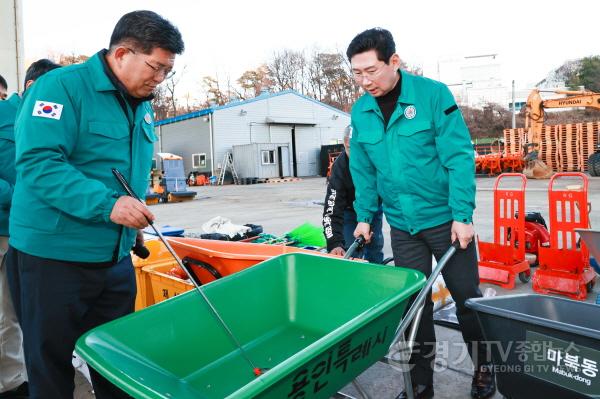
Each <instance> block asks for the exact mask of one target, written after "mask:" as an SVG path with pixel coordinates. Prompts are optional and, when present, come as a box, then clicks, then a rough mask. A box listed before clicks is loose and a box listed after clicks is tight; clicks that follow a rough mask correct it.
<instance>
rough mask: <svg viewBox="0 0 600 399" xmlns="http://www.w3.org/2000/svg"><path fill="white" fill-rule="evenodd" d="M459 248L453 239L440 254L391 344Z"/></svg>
mask: <svg viewBox="0 0 600 399" xmlns="http://www.w3.org/2000/svg"><path fill="white" fill-rule="evenodd" d="M459 248H460V242H459V241H458V240H456V241H454V242H453V243H452V245H450V248H448V250H447V251H446V253H445V254H444V256H442V258H441V259H440V260H439V262H438V263H437V265H435V268H434V269H433V271H432V272H431V275H430V276H429V278H428V279H427V281H425V286H424V287H423V288H422V289H421V291H420V292H419V294H418V295H417V297H416V298H415V300H414V301H413V303H412V305H411V306H410V308H409V309H408V312H406V316H404V318H403V319H402V321H401V322H400V325H399V326H398V328H397V329H396V335H395V336H394V339H393V340H392V345H394V344H395V343H396V342H397V341H398V339H400V337H401V336H402V334H404V331H406V329H407V328H408V326H409V325H410V323H411V322H412V321H413V319H414V318H415V316H416V315H417V313H418V312H419V309H420V308H421V306H422V305H423V303H424V302H425V298H426V297H427V295H429V290H431V287H432V286H433V284H434V283H435V280H436V279H437V277H438V276H439V275H440V273H441V272H442V270H443V269H444V267H445V266H446V264H447V263H448V261H449V260H450V258H452V256H453V255H454V253H455V252H456V251H457V249H459Z"/></svg>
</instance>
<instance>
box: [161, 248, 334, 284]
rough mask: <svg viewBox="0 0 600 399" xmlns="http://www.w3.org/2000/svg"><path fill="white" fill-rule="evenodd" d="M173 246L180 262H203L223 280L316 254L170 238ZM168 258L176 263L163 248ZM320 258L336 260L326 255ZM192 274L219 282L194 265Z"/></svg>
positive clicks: (304, 250)
mask: <svg viewBox="0 0 600 399" xmlns="http://www.w3.org/2000/svg"><path fill="white" fill-rule="evenodd" d="M169 243H170V244H171V246H172V247H173V249H174V250H175V252H176V253H177V255H179V257H180V258H182V259H184V258H186V257H189V258H192V259H195V260H198V261H201V262H203V263H205V264H207V265H209V266H210V267H212V268H213V269H214V270H215V271H216V272H217V273H219V274H220V275H221V276H228V275H230V274H233V273H237V272H239V271H241V270H244V269H246V268H248V267H250V266H254V265H255V264H257V263H260V262H263V261H265V260H267V259H269V258H272V257H274V256H278V255H283V254H288V253H315V251H311V250H308V249H302V248H295V247H287V246H283V245H268V244H255V243H247V242H238V241H235V242H234V241H219V240H204V239H200V238H179V237H178V238H169ZM160 250H161V251H162V253H163V254H164V257H166V258H168V259H172V256H171V254H170V253H169V252H168V251H167V249H166V247H165V246H164V245H161V249H160ZM318 255H319V256H327V257H333V256H335V255H330V254H326V253H320V252H319V253H318ZM190 269H191V271H192V272H193V273H194V274H195V275H196V277H198V279H199V280H200V282H201V283H202V284H207V283H210V282H211V281H214V280H215V276H214V275H213V274H211V273H210V272H209V271H207V270H206V269H205V268H203V267H200V266H198V265H196V264H194V263H190Z"/></svg>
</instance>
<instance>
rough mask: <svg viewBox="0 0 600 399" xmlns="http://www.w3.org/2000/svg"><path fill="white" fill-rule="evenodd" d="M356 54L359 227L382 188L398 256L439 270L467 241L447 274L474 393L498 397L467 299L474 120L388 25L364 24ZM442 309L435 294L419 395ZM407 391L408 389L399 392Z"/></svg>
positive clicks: (428, 386) (418, 367)
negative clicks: (409, 56)
mask: <svg viewBox="0 0 600 399" xmlns="http://www.w3.org/2000/svg"><path fill="white" fill-rule="evenodd" d="M346 54H347V56H348V59H349V60H350V63H351V67H352V73H353V75H354V78H355V80H356V83H357V84H358V85H359V86H361V87H362V88H363V89H364V90H365V94H364V95H363V96H362V97H360V98H359V99H358V100H357V102H356V104H354V107H353V108H352V127H353V136H352V144H351V145H352V157H351V158H350V170H351V173H352V178H353V179H354V183H355V185H356V201H355V203H354V208H355V210H356V213H357V221H358V222H359V223H358V225H357V227H356V230H355V236H356V237H358V236H359V235H363V236H365V237H366V238H367V239H370V236H371V234H372V233H371V226H370V224H371V221H372V218H373V215H374V214H375V213H376V212H377V209H378V206H379V204H378V199H379V198H380V197H381V199H382V201H383V210H384V213H385V216H386V219H387V221H388V223H389V224H390V226H391V243H392V251H393V253H394V261H395V264H396V265H398V266H405V267H411V268H414V269H418V270H420V271H422V272H423V273H425V274H426V275H430V274H431V268H432V262H431V257H432V255H434V256H435V257H436V259H439V258H440V257H441V256H442V255H443V254H444V252H445V251H446V250H447V249H448V248H449V246H450V244H451V242H454V241H459V242H460V246H461V248H462V250H459V251H457V253H456V254H455V255H454V257H453V258H452V260H451V261H450V262H449V263H448V264H447V266H446V267H445V269H444V271H443V276H444V280H445V282H446V285H447V286H448V289H449V290H450V292H451V294H452V297H453V298H454V300H455V302H456V307H457V312H456V313H457V317H458V320H459V323H460V327H461V331H462V334H463V338H464V340H465V342H466V343H467V347H468V348H469V351H470V352H469V353H470V354H471V358H472V360H473V363H474V364H475V374H474V377H473V382H472V386H471V395H472V396H473V397H474V398H477V399H482V398H488V397H490V396H492V395H493V394H494V392H495V389H496V388H495V381H494V374H493V369H492V367H491V365H490V364H489V361H488V358H487V353H486V352H487V351H486V348H485V345H484V343H483V342H482V341H483V335H482V333H481V330H480V327H479V325H478V322H477V319H476V317H475V314H474V312H473V311H471V310H470V309H468V308H466V307H465V301H466V300H467V299H468V298H473V297H480V296H481V292H480V290H479V276H478V270H477V255H476V250H475V245H474V243H473V241H472V240H473V236H474V231H473V224H472V216H473V209H474V208H475V174H474V168H475V166H474V165H475V164H474V160H473V149H472V147H471V140H470V136H469V132H468V129H467V127H466V125H465V122H464V120H463V118H462V115H461V113H460V110H459V109H458V106H457V105H456V103H455V101H454V98H453V96H452V94H451V92H450V91H449V90H448V88H447V87H446V86H445V85H444V84H442V83H440V82H436V81H433V80H430V79H426V78H423V77H419V76H414V75H411V74H408V73H406V72H404V71H400V70H399V67H400V58H399V56H398V54H396V48H395V43H394V39H393V38H392V35H391V34H390V32H388V31H387V30H385V29H381V28H375V29H370V30H367V31H365V32H362V33H361V34H359V35H357V36H356V37H355V38H354V39H353V40H352V42H351V43H350V45H349V46H348V50H347V52H346ZM432 312H433V302H432V301H431V296H428V300H427V302H426V304H425V308H424V312H423V316H422V320H421V324H420V326H419V329H418V332H417V337H416V341H417V342H416V346H415V351H414V352H413V356H412V357H411V360H410V363H411V365H412V366H413V367H412V369H411V375H412V380H413V387H412V389H413V392H414V394H415V397H416V398H418V399H422V398H431V397H433V361H434V359H435V348H436V342H435V331H434V326H433V315H432ZM473 348H475V350H473ZM408 388H410V387H408ZM406 397H407V393H406V391H404V392H402V393H400V395H399V396H398V398H406Z"/></svg>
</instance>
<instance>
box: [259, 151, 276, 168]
mask: <svg viewBox="0 0 600 399" xmlns="http://www.w3.org/2000/svg"><path fill="white" fill-rule="evenodd" d="M261 154H262V164H263V165H273V164H274V163H275V150H264V151H261Z"/></svg>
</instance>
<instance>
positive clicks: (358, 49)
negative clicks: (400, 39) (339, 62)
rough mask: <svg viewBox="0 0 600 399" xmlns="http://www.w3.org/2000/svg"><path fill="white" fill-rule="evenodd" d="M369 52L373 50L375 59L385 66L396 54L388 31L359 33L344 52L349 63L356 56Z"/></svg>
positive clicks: (369, 30)
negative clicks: (375, 54)
mask: <svg viewBox="0 0 600 399" xmlns="http://www.w3.org/2000/svg"><path fill="white" fill-rule="evenodd" d="M370 50H375V52H376V53H377V59H378V60H379V61H383V62H385V63H386V64H387V63H388V62H389V61H390V58H391V57H392V55H393V54H394V53H395V52H396V43H394V38H393V37H392V34H391V33H390V31H389V30H386V29H383V28H372V29H367V30H366V31H364V32H362V33H359V34H358V35H356V36H355V37H354V39H352V41H351V42H350V45H349V46H348V49H347V50H346V56H347V57H348V60H349V61H351V60H352V57H354V56H355V55H356V54H361V53H364V52H367V51H370Z"/></svg>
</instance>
